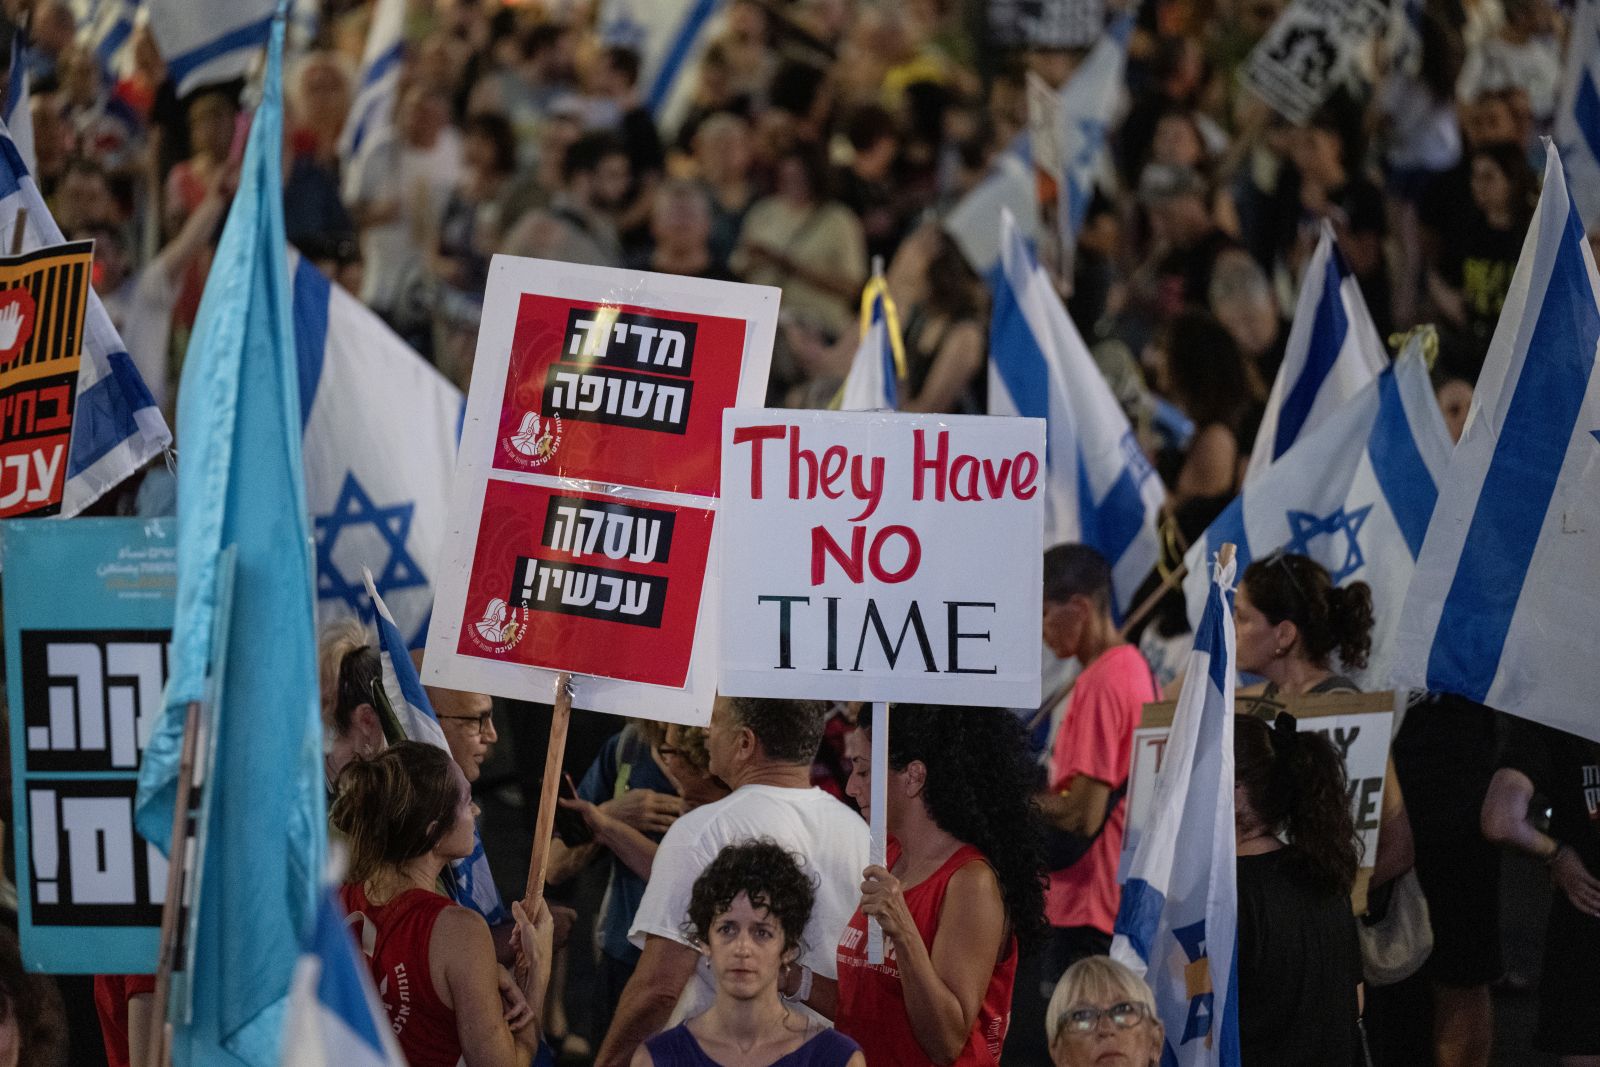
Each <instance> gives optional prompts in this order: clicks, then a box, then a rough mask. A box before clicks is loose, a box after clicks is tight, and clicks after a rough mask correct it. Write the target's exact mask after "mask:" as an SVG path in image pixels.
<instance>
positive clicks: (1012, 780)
mask: <svg viewBox="0 0 1600 1067" xmlns="http://www.w3.org/2000/svg"><path fill="white" fill-rule="evenodd" d="M893 723H894V724H893V729H891V730H890V731H889V782H888V805H889V810H888V811H887V812H886V813H885V814H886V816H887V818H886V822H887V824H888V828H889V847H888V855H887V857H886V858H887V861H888V865H887V868H885V867H877V866H871V867H868V868H867V869H866V871H865V872H863V878H864V880H863V881H862V883H861V906H860V908H859V909H857V911H856V914H855V916H854V917H853V918H852V919H851V920H850V925H849V926H847V927H845V931H844V936H843V937H842V938H841V939H840V941H839V979H838V982H837V984H836V985H835V984H834V983H827V982H822V981H818V982H817V983H816V984H817V985H818V986H820V987H822V988H821V989H820V990H813V997H814V999H812V1000H811V1001H810V1002H809V1003H810V1004H811V1006H812V1007H813V1008H817V1009H818V1010H822V1011H824V1013H825V1014H831V1015H832V1017H833V1020H834V1025H835V1026H837V1027H838V1028H839V1029H840V1030H842V1031H843V1032H844V1033H847V1034H849V1035H850V1036H851V1037H853V1038H855V1039H856V1040H857V1041H859V1042H860V1043H861V1048H862V1050H863V1051H864V1052H865V1053H866V1055H867V1060H868V1062H869V1063H875V1064H876V1063H892V1064H896V1065H903V1067H910V1065H914V1064H934V1063H939V1064H962V1065H985V1067H988V1065H993V1064H997V1063H998V1062H999V1060H1000V1048H1001V1046H1002V1045H1003V1044H1004V1042H1005V1038H1006V1026H1007V1022H1008V1020H1009V1018H1010V1014H1011V989H1012V984H1013V982H1014V981H1015V979H1016V972H1017V947H1018V940H1019V938H1020V939H1031V938H1032V937H1033V935H1034V934H1036V933H1037V932H1039V931H1040V929H1041V928H1042V927H1043V923H1044V872H1043V870H1042V867H1043V860H1042V855H1041V844H1040V833H1041V831H1040V823H1039V818H1038V812H1037V810H1036V809H1035V808H1034V806H1033V801H1032V794H1033V775H1032V770H1031V768H1030V767H1029V765H1028V761H1027V757H1026V755H1025V745H1024V741H1023V737H1022V727H1021V724H1020V723H1018V722H1017V720H1016V719H1015V718H1014V717H1012V716H1011V715H1008V714H1006V713H1005V712H1004V711H1000V710H997V709H994V708H954V707H942V706H937V705H928V704H897V705H895V710H894V720H893ZM872 725H873V724H872V717H871V714H870V711H869V712H867V713H864V714H863V715H862V719H861V730H860V731H859V735H858V738H857V744H856V745H853V746H852V756H853V757H854V758H852V760H851V764H852V768H851V770H852V773H851V775H850V783H849V789H850V796H851V797H852V798H854V800H855V801H856V803H857V804H859V805H860V806H861V809H862V813H863V814H870V812H869V810H868V805H869V803H870V799H871V761H870V760H869V759H867V758H865V752H864V750H863V748H862V747H860V746H859V740H860V738H861V737H864V736H866V735H870V734H871V732H872ZM869 916H870V917H871V918H875V919H877V920H878V922H879V923H881V924H882V926H883V932H884V936H885V937H886V938H887V939H888V940H889V941H890V942H892V944H893V946H894V951H893V952H892V953H888V952H886V953H885V959H884V962H883V964H882V965H881V966H875V965H869V964H868V962H867V937H866V928H867V919H868V917H869ZM828 1000H832V1001H833V1002H834V1003H832V1004H828V1003H827V1001H828ZM828 1008H831V1009H832V1010H831V1011H829V1010H827V1009H828Z"/></svg>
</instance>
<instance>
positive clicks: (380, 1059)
mask: <svg viewBox="0 0 1600 1067" xmlns="http://www.w3.org/2000/svg"><path fill="white" fill-rule="evenodd" d="M279 1062H280V1063H281V1064H282V1065H283V1067H405V1064H406V1058H405V1056H404V1054H402V1053H401V1051H400V1045H399V1042H397V1041H396V1040H395V1037H394V1030H393V1029H392V1028H391V1026H390V1024H389V1014H388V1012H386V1011H385V1010H384V1008H383V1003H382V1002H381V1001H379V1000H378V994H377V992H376V991H375V990H374V989H373V988H372V975H371V973H370V972H368V970H367V965H366V964H365V963H364V962H363V961H362V960H361V958H360V957H359V956H357V955H356V943H355V940H354V938H353V937H352V936H351V934H350V930H349V928H348V927H347V926H345V916H344V909H343V908H341V907H339V901H338V898H336V897H335V896H334V895H333V890H332V889H329V890H327V891H326V892H324V893H323V894H322V903H321V905H320V906H319V907H318V908H317V919H316V925H315V926H314V927H313V928H312V930H311V936H309V937H308V938H306V942H305V949H304V951H303V952H301V954H300V959H299V962H297V963H296V964H295V968H294V979H293V982H292V984H291V985H290V987H289V1010H288V1017H287V1018H286V1020H285V1022H284V1030H283V1053H282V1057H281V1059H280V1060H279Z"/></svg>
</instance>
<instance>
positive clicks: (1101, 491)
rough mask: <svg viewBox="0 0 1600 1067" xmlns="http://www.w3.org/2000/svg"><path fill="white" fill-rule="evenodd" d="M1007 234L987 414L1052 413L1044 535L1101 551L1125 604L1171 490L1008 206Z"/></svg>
mask: <svg viewBox="0 0 1600 1067" xmlns="http://www.w3.org/2000/svg"><path fill="white" fill-rule="evenodd" d="M1001 233H1002V238H1001V270H1000V271H998V272H997V273H996V274H995V275H994V281H993V285H994V289H993V297H994V299H993V310H992V312H991V317H990V327H989V353H990V356H989V414H991V415H1011V416H1017V415H1021V416H1025V417H1029V418H1040V419H1045V420H1046V421H1047V424H1048V425H1047V429H1046V431H1045V442H1046V449H1047V453H1048V455H1047V466H1048V469H1047V471H1046V477H1045V530H1044V534H1045V544H1047V545H1055V544H1061V543H1062V542H1067V541H1075V542H1080V543H1082V544H1086V545H1089V546H1091V547H1092V548H1094V549H1096V550H1098V551H1099V552H1100V554H1101V555H1103V556H1105V558H1106V559H1107V560H1108V561H1109V562H1110V564H1111V576H1112V587H1113V591H1114V593H1115V597H1114V601H1115V607H1116V610H1117V611H1118V612H1119V613H1120V612H1125V611H1127V610H1128V608H1129V605H1130V602H1131V600H1132V598H1133V595H1134V593H1135V592H1136V591H1137V590H1138V588H1139V584H1140V583H1141V582H1143V581H1144V579H1145V576H1146V575H1148V574H1149V573H1150V571H1151V570H1152V569H1153V568H1154V567H1155V565H1156V560H1157V559H1158V558H1159V555H1160V541H1159V538H1158V534H1157V520H1158V518H1159V515H1160V511H1161V506H1162V504H1163V502H1164V501H1165V499H1166V491H1165V490H1164V489H1163V488H1162V485H1161V479H1160V478H1158V477H1157V476H1156V473H1155V471H1154V470H1152V469H1151V467H1150V464H1149V463H1148V462H1147V461H1146V460H1145V457H1144V453H1143V451H1142V450H1141V449H1140V447H1139V442H1138V441H1137V440H1136V439H1135V437H1134V435H1133V428H1132V427H1131V426H1130V425H1129V424H1128V418H1127V416H1126V415H1124V414H1123V412H1122V408H1121V407H1120V406H1119V405H1118V404H1117V400H1116V397H1115V396H1113V395H1112V393H1111V387H1110V386H1109V385H1107V384H1106V381H1105V379H1104V378H1103V377H1101V374H1100V370H1099V368H1098V367H1096V366H1095V362H1094V359H1093V358H1092V357H1091V356H1090V355H1089V349H1088V347H1087V346H1085V345H1084V343H1083V338H1082V337H1080V336H1079V334H1078V329H1077V327H1076V326H1074V325H1073V324H1072V319H1071V318H1070V317H1069V316H1068V315H1067V309H1066V308H1065V307H1063V306H1062V304H1061V298H1060V297H1059V296H1057V295H1056V291H1055V288H1054V286H1053V285H1052V284H1051V282H1050V278H1049V276H1048V275H1047V274H1046V273H1045V271H1044V270H1043V269H1042V268H1041V267H1040V266H1039V264H1038V263H1037V262H1036V261H1035V260H1034V258H1033V254H1032V253H1031V252H1029V250H1028V247H1027V245H1026V244H1025V243H1024V241H1023V238H1022V234H1021V232H1020V231H1019V229H1018V227H1017V225H1016V222H1015V220H1013V219H1012V217H1011V214H1010V213H1009V212H1006V213H1004V214H1003V216H1002V219H1001Z"/></svg>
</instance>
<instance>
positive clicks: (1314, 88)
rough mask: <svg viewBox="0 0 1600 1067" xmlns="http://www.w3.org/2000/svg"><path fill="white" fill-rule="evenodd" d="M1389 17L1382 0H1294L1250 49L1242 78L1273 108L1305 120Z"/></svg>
mask: <svg viewBox="0 0 1600 1067" xmlns="http://www.w3.org/2000/svg"><path fill="white" fill-rule="evenodd" d="M1388 17H1389V7H1388V4H1386V3H1384V2H1383V0H1293V3H1291V4H1290V5H1289V6H1288V7H1287V8H1286V9H1285V10H1284V12H1283V14H1281V15H1279V16H1278V21H1276V22H1274V23H1273V24H1272V28H1271V29H1270V30H1268V31H1267V35H1266V36H1265V37H1263V38H1262V39H1261V41H1260V42H1259V43H1258V44H1257V45H1256V46H1255V48H1254V49H1253V50H1252V51H1251V52H1250V58H1249V59H1248V60H1247V61H1246V63H1245V72H1244V73H1245V80H1246V81H1247V82H1249V84H1250V86H1251V88H1253V89H1255V91H1256V92H1257V93H1258V94H1259V95H1260V96H1261V99H1263V100H1265V101H1266V102H1267V103H1268V104H1270V105H1272V108H1273V110H1275V111H1277V112H1278V113H1279V114H1281V115H1283V116H1284V117H1285V118H1287V119H1288V120H1289V121H1291V122H1305V121H1306V120H1308V119H1309V118H1311V116H1312V114H1313V113H1314V112H1315V111H1316V110H1317V108H1319V107H1321V106H1322V102H1323V101H1324V100H1326V99H1328V96H1329V95H1330V94H1331V93H1332V92H1333V90H1334V87H1335V86H1336V85H1337V84H1338V80H1339V78H1341V77H1343V75H1344V72H1345V69H1346V67H1347V65H1348V64H1349V61H1350V58H1351V57H1352V56H1353V55H1354V54H1355V51H1356V49H1357V48H1359V47H1360V46H1361V44H1362V43H1363V42H1365V41H1366V40H1367V39H1368V38H1370V37H1371V36H1372V35H1373V34H1374V33H1375V32H1377V30H1378V29H1379V28H1380V27H1382V26H1383V25H1384V22H1385V20H1387V19H1388Z"/></svg>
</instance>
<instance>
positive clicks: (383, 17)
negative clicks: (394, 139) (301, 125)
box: [339, 0, 406, 190]
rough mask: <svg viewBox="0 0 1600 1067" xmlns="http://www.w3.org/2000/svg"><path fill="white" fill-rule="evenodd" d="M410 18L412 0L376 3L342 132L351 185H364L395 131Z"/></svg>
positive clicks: (341, 150)
mask: <svg viewBox="0 0 1600 1067" xmlns="http://www.w3.org/2000/svg"><path fill="white" fill-rule="evenodd" d="M405 22H406V0H377V3H376V4H374V5H373V8H372V24H371V26H369V27H368V29H367V45H366V49H365V50H364V51H363V52H362V55H361V74H360V77H359V80H358V81H357V83H356V95H355V100H354V102H353V103H352V104H351V105H350V114H349V116H348V117H347V118H346V119H345V123H344V129H343V130H342V131H341V132H340V134H339V159H340V161H341V162H342V163H343V164H344V168H345V188H346V189H347V190H354V189H358V188H360V173H361V169H362V168H363V167H364V166H365V165H366V163H367V160H368V159H369V158H370V156H371V152H372V149H373V148H374V147H375V146H377V145H379V144H382V143H383V141H384V139H385V138H388V137H391V136H393V134H394V113H395V102H396V101H397V100H398V98H399V95H400V61H401V59H402V58H404V55H405Z"/></svg>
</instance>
